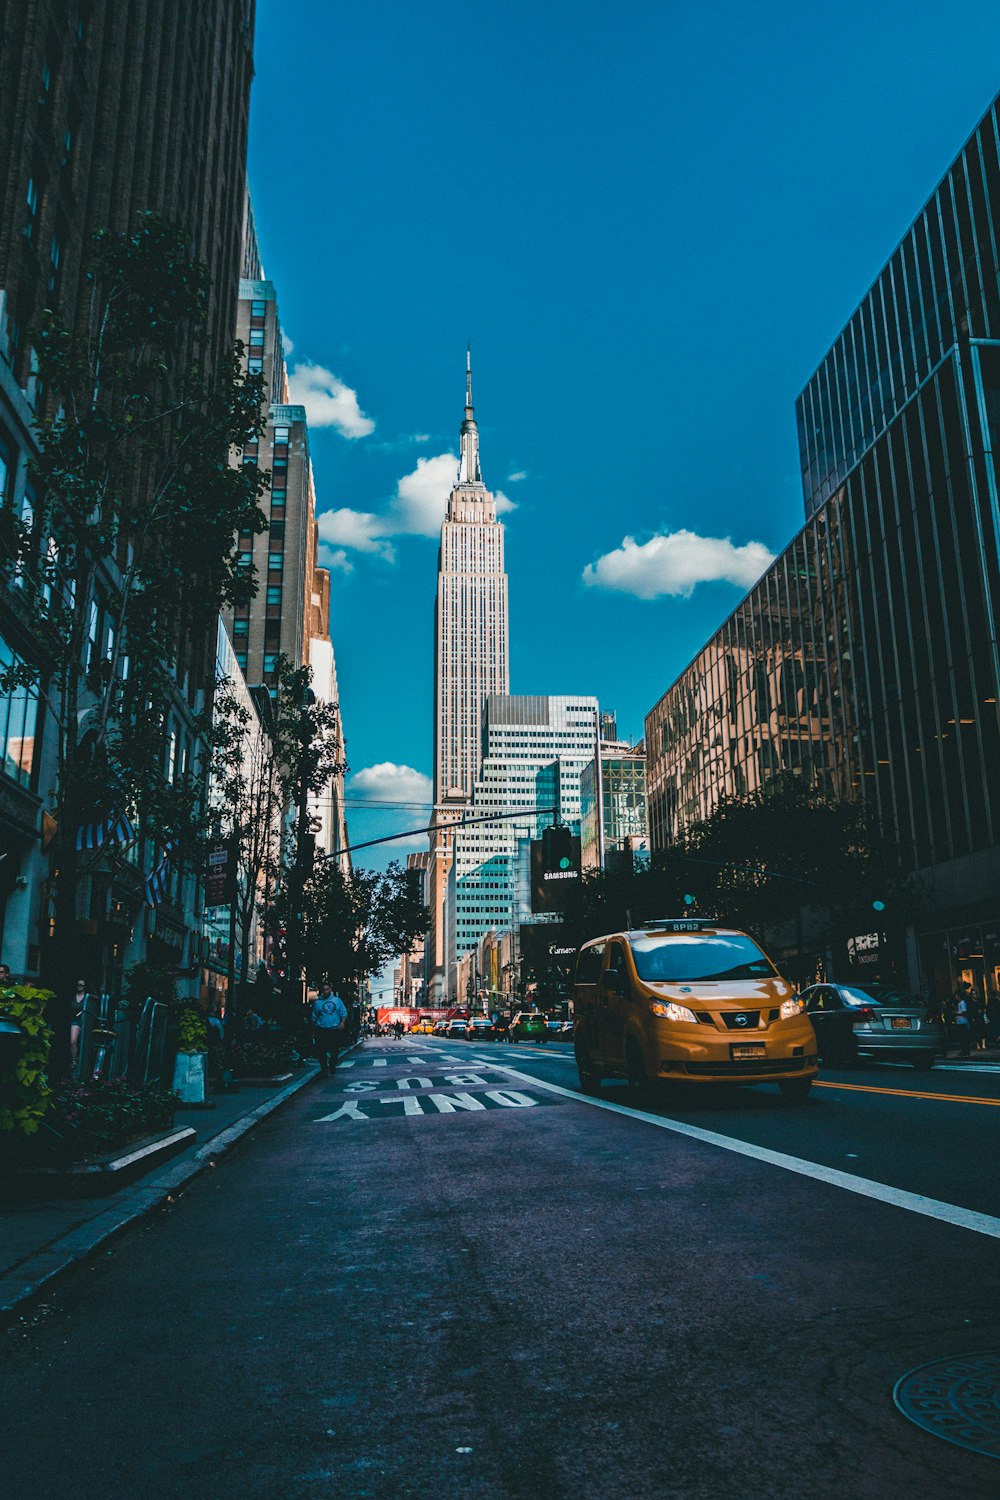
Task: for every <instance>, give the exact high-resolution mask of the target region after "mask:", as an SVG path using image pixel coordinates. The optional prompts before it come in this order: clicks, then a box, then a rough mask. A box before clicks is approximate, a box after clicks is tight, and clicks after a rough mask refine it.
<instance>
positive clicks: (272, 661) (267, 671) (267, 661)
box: [264, 651, 278, 677]
mask: <svg viewBox="0 0 1000 1500" xmlns="http://www.w3.org/2000/svg"><path fill="white" fill-rule="evenodd" d="M277 664H278V655H277V652H274V651H268V652H267V653H266V654H265V656H264V676H265V677H273V676H274V671H275V668H276V666H277Z"/></svg>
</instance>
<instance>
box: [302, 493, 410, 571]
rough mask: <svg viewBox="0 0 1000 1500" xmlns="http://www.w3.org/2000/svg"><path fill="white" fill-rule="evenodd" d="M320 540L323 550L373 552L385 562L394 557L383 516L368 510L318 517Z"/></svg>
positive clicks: (331, 512) (344, 508) (342, 509)
mask: <svg viewBox="0 0 1000 1500" xmlns="http://www.w3.org/2000/svg"><path fill="white" fill-rule="evenodd" d="M316 526H317V529H318V531H319V539H320V542H321V543H322V545H323V546H324V547H340V548H343V547H351V548H353V550H354V551H355V552H374V553H377V554H378V556H379V557H383V558H385V560H386V562H392V561H393V560H394V558H395V553H394V551H393V547H392V543H391V542H389V541H386V539H385V524H384V522H383V520H382V517H381V516H376V515H373V514H372V512H371V511H369V510H351V509H350V507H349V506H346V505H345V506H341V507H340V509H339V510H325V511H323V512H322V513H321V514H320V515H318V516H317V517H316Z"/></svg>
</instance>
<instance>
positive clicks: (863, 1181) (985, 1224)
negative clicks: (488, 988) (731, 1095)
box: [498, 1063, 1000, 1240]
mask: <svg viewBox="0 0 1000 1500" xmlns="http://www.w3.org/2000/svg"><path fill="white" fill-rule="evenodd" d="M498 1067H499V1068H500V1069H501V1070H502V1071H503V1072H504V1073H509V1074H510V1076H511V1077H512V1078H517V1079H519V1080H520V1082H522V1083H526V1084H528V1085H530V1086H531V1087H532V1088H535V1089H545V1090H546V1091H547V1092H548V1093H550V1094H560V1095H562V1097H563V1098H565V1099H575V1100H576V1102H577V1103H578V1104H585V1105H589V1106H590V1107H591V1108H592V1109H604V1110H607V1111H608V1113H609V1114H613V1115H625V1116H626V1118H628V1119H631V1120H642V1121H645V1123H646V1124H647V1125H655V1126H656V1127H657V1129H659V1130H669V1131H670V1132H671V1133H672V1134H674V1135H683V1136H687V1137H688V1139H689V1140H693V1141H702V1142H703V1143H704V1144H705V1145H706V1146H719V1147H720V1148H721V1149H722V1150H723V1151H732V1152H734V1153H735V1154H736V1155H737V1156H747V1157H749V1158H750V1160H751V1161H759V1162H763V1163H764V1164H765V1165H766V1166H771V1167H781V1168H782V1170H783V1171H786V1172H795V1173H796V1174H797V1175H798V1176H800V1177H811V1178H813V1179H814V1181H816V1182H824V1183H826V1184H827V1185H828V1186H829V1187H838V1188H842V1189H843V1190H844V1191H845V1192H848V1193H856V1194H857V1195H858V1196H859V1197H861V1198H874V1199H875V1200H876V1202H879V1203H887V1204H888V1205H889V1206H890V1207H891V1208H902V1209H906V1211H907V1212H908V1213H914V1214H921V1215H922V1216H923V1217H924V1218H927V1219H937V1220H938V1221H939V1222H940V1223H942V1224H952V1225H954V1226H955V1227H956V1228H958V1229H970V1230H971V1231H972V1232H973V1234H984V1235H987V1236H988V1237H989V1238H990V1239H994V1240H1000V1219H997V1218H994V1217H993V1216H992V1215H991V1214H981V1213H977V1212H976V1211H975V1210H974V1209H971V1208H959V1207H957V1205H956V1204H954V1203H942V1202H940V1201H939V1200H938V1199H937V1198H925V1197H924V1196H923V1194H922V1193H910V1192H907V1191H906V1189H905V1188H894V1187H889V1185H888V1184H887V1183H884V1182H872V1181H870V1180H869V1179H868V1178H867V1177H856V1176H855V1175H854V1174H853V1173H851V1172H841V1171H839V1170H838V1169H837V1168H836V1167H824V1166H821V1165H820V1164H819V1162H814V1161H806V1160H804V1158H802V1157H799V1156H788V1155H786V1153H785V1152H784V1151H772V1150H770V1148H769V1147H767V1146H755V1145H753V1144H752V1142H750V1141H741V1140H739V1139H738V1138H737V1137H736V1136H731V1135H719V1134H718V1132H717V1131H714V1130H703V1129H702V1128H701V1126H699V1125H687V1124H685V1123H684V1122H683V1121H681V1120H669V1119H664V1117H663V1116H662V1115H650V1114H646V1113H645V1111H644V1110H641V1109H632V1108H631V1106H630V1105H627V1104H612V1102H611V1100H610V1099H595V1098H593V1097H592V1096H591V1095H589V1094H581V1093H578V1092H577V1091H576V1090H575V1089H565V1088H563V1087H562V1085H561V1084H558V1083H548V1082H547V1081H546V1080H545V1079H544V1078H533V1077H532V1076H531V1075H530V1074H529V1073H519V1072H518V1070H517V1069H516V1068H510V1067H507V1065H506V1064H505V1063H500V1064H498Z"/></svg>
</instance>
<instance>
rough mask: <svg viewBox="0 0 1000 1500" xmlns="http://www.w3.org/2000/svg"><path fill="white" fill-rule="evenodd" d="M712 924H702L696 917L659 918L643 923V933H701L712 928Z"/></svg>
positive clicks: (713, 924)
mask: <svg viewBox="0 0 1000 1500" xmlns="http://www.w3.org/2000/svg"><path fill="white" fill-rule="evenodd" d="M715 925H716V924H715V923H714V922H702V921H700V920H699V919H698V918H697V917H660V918H658V919H657V920H655V921H653V922H643V924H642V928H643V931H644V932H703V931H704V930H705V928H706V927H714V926H715Z"/></svg>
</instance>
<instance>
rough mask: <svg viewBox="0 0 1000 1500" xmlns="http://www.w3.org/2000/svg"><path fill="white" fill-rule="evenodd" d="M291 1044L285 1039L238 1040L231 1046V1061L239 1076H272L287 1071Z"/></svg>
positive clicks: (290, 1059) (289, 1064) (290, 1055)
mask: <svg viewBox="0 0 1000 1500" xmlns="http://www.w3.org/2000/svg"><path fill="white" fill-rule="evenodd" d="M291 1061H292V1045H291V1042H287V1041H274V1042H271V1041H268V1042H240V1043H238V1045H237V1046H235V1047H234V1048H233V1051H232V1063H233V1068H234V1070H235V1071H236V1072H237V1073H238V1074H239V1075H240V1077H241V1078H273V1077H274V1075H275V1074H276V1073H287V1071H288V1069H289V1067H290V1066H291Z"/></svg>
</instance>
